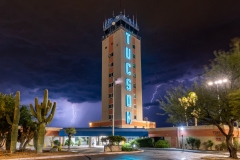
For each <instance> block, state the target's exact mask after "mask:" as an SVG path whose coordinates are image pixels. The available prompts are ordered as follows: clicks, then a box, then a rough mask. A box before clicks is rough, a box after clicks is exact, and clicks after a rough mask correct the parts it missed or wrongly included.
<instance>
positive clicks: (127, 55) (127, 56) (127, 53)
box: [125, 47, 132, 60]
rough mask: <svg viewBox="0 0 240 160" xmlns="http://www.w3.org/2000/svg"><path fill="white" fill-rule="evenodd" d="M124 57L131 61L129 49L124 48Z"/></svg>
mask: <svg viewBox="0 0 240 160" xmlns="http://www.w3.org/2000/svg"><path fill="white" fill-rule="evenodd" d="M125 56H126V58H127V59H128V60H131V58H132V57H131V49H130V48H128V47H126V54H125Z"/></svg>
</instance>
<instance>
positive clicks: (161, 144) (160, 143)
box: [155, 140, 170, 148]
mask: <svg viewBox="0 0 240 160" xmlns="http://www.w3.org/2000/svg"><path fill="white" fill-rule="evenodd" d="M155 148H170V144H169V143H168V141H166V140H158V141H157V143H156V144H155Z"/></svg>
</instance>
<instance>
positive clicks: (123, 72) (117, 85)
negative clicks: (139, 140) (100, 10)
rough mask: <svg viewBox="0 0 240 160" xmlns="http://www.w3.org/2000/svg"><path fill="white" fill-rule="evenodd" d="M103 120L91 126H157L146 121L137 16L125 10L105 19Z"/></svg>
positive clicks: (103, 42) (103, 39)
mask: <svg viewBox="0 0 240 160" xmlns="http://www.w3.org/2000/svg"><path fill="white" fill-rule="evenodd" d="M103 31H104V34H105V35H104V36H103V38H102V120H101V121H98V122H91V123H90V127H110V126H112V120H113V118H114V126H115V127H119V128H155V122H149V121H143V108H142V74H141V38H140V37H139V36H138V32H139V27H138V25H137V20H134V17H133V19H132V20H131V19H130V18H129V17H126V16H125V15H124V14H122V13H120V14H119V15H118V16H113V17H112V18H109V19H107V20H105V22H104V23H103Z"/></svg>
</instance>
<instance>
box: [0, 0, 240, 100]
mask: <svg viewBox="0 0 240 160" xmlns="http://www.w3.org/2000/svg"><path fill="white" fill-rule="evenodd" d="M239 5H240V2H239V1H238V0H236V1H234V0H232V1H217V0H216V1H208V0H205V1H204V0H203V1H197V0H196V1H192V0H189V1H171V0H170V1H159V0H150V1H145V0H132V1H127V0H122V10H123V9H124V8H125V10H126V14H127V15H129V16H130V17H132V15H133V14H134V15H135V17H136V13H137V17H138V24H139V26H140V32H139V35H140V36H141V37H142V78H143V88H146V87H148V86H151V85H156V84H160V83H165V82H169V81H173V80H176V79H181V78H182V77H184V76H187V77H194V76H196V74H199V73H201V72H202V66H203V65H204V64H207V63H208V61H209V59H211V58H213V54H212V52H213V51H214V50H217V49H228V44H229V42H230V39H232V38H234V37H236V36H240V30H239V28H240V11H239ZM119 8H120V5H119V1H111V0H102V1H98V0H82V1H77V0H75V1H69V2H68V1H44V2H42V1H41V2H40V1H38V2H37V1H14V2H13V1H7V0H6V1H1V3H0V55H1V58H0V65H1V70H0V74H1V78H0V83H1V90H2V91H7V90H9V91H10V90H11V91H14V89H15V90H16V89H18V88H19V86H21V87H22V88H24V89H29V91H28V92H29V93H31V92H33V93H35V94H36V95H42V93H43V90H44V89H45V88H48V89H49V91H50V93H51V94H49V96H50V98H54V99H57V98H61V97H64V98H66V99H67V100H68V101H70V102H74V103H81V102H97V101H100V100H101V37H102V36H103V31H102V22H103V21H104V19H105V16H106V18H109V17H111V16H112V11H113V10H115V15H116V14H118V13H119V10H120V9H119ZM21 87H20V88H21ZM9 88H11V89H9ZM22 88H21V89H22ZM29 93H28V95H31V94H29ZM144 103H145V104H148V103H150V102H144Z"/></svg>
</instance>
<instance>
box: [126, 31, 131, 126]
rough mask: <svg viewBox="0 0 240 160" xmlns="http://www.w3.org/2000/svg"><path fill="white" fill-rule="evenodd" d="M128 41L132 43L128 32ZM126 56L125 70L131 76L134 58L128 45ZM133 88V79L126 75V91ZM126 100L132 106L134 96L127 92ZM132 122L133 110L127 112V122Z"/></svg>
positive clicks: (127, 104) (127, 105)
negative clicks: (132, 59) (131, 61)
mask: <svg viewBox="0 0 240 160" xmlns="http://www.w3.org/2000/svg"><path fill="white" fill-rule="evenodd" d="M126 43H127V44H130V34H129V33H127V32H126ZM125 58H126V60H127V62H126V63H125V72H126V75H127V76H130V75H131V74H132V72H131V67H132V65H131V63H130V60H131V58H132V56H131V49H130V48H129V47H127V46H126V49H125ZM131 90H132V80H131V79H130V78H127V77H126V91H131ZM125 102H126V107H131V106H132V96H131V95H130V94H129V93H127V94H126V97H125ZM131 123H132V113H131V112H129V111H128V112H126V124H131Z"/></svg>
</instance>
